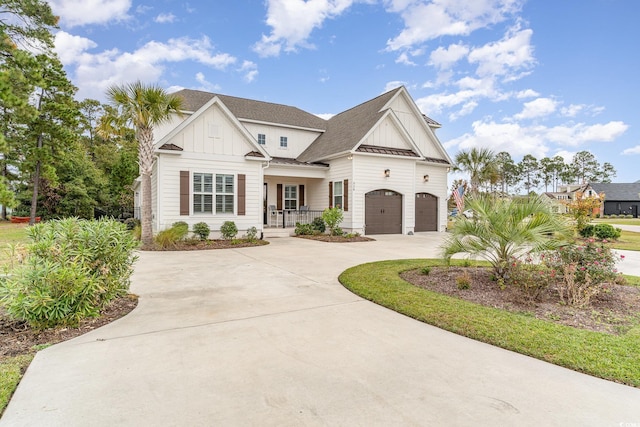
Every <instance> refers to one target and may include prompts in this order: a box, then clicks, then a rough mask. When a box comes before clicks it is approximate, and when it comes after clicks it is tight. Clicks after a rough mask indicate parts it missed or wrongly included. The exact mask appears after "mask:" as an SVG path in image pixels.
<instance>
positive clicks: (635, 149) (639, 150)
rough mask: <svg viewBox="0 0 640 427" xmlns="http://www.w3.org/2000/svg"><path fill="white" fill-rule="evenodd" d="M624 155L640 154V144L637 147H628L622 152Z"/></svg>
mask: <svg viewBox="0 0 640 427" xmlns="http://www.w3.org/2000/svg"><path fill="white" fill-rule="evenodd" d="M620 154H622V155H625V156H627V155H630V154H640V145H636V146H635V147H631V148H627V149H625V150H623V151H622V153H620Z"/></svg>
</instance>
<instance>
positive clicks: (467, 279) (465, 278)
mask: <svg viewBox="0 0 640 427" xmlns="http://www.w3.org/2000/svg"><path fill="white" fill-rule="evenodd" d="M456 284H457V285H458V289H460V290H464V289H469V288H470V287H471V275H470V274H469V272H468V271H466V270H465V271H464V273H462V274H461V275H459V276H458V277H456Z"/></svg>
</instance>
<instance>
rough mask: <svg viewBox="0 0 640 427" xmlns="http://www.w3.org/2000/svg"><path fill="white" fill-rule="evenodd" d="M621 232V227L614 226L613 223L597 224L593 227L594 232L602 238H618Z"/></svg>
mask: <svg viewBox="0 0 640 427" xmlns="http://www.w3.org/2000/svg"><path fill="white" fill-rule="evenodd" d="M621 232H622V230H621V229H619V228H614V227H613V225H611V224H597V225H595V226H594V227H593V234H594V235H595V236H596V237H597V238H598V239H601V240H605V239H606V240H616V239H618V238H619V237H620V233H621ZM586 237H588V236H586Z"/></svg>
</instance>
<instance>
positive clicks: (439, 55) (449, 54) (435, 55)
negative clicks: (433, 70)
mask: <svg viewBox="0 0 640 427" xmlns="http://www.w3.org/2000/svg"><path fill="white" fill-rule="evenodd" d="M468 53H469V47H468V46H465V45H463V44H462V43H458V44H452V45H449V47H448V48H446V49H445V48H443V47H442V46H440V47H438V48H437V49H436V50H434V51H433V52H431V55H430V56H429V59H430V61H429V65H433V66H434V67H437V68H440V69H447V68H451V67H452V66H453V65H454V64H455V63H456V62H458V61H459V60H461V59H462V58H464V57H465V56H467V54H468Z"/></svg>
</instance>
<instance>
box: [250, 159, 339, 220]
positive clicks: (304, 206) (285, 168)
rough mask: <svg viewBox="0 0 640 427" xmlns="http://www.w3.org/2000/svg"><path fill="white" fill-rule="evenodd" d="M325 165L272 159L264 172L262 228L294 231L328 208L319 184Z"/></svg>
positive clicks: (326, 166)
mask: <svg viewBox="0 0 640 427" xmlns="http://www.w3.org/2000/svg"><path fill="white" fill-rule="evenodd" d="M327 170H328V165H325V164H308V163H300V162H297V161H295V160H292V159H282V158H274V159H273V160H272V161H271V163H270V165H269V167H268V168H266V169H265V170H264V189H263V213H264V218H263V223H264V227H265V228H293V227H295V226H296V224H297V223H300V224H311V223H312V222H313V220H314V219H315V218H319V217H321V216H322V212H323V211H324V209H325V208H326V207H327V206H328V205H327V201H328V193H327V191H326V189H325V188H324V186H323V185H322V184H323V182H324V179H325V177H326V173H327Z"/></svg>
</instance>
